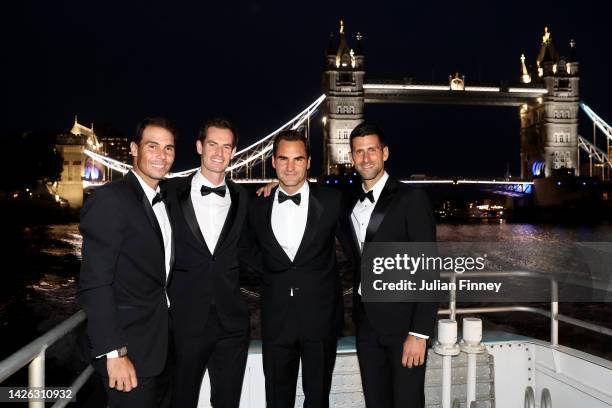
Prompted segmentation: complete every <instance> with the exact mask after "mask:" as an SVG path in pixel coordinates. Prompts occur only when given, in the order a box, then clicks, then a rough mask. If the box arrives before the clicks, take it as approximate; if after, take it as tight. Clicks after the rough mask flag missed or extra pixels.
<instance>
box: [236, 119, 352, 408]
mask: <svg viewBox="0 0 612 408" xmlns="http://www.w3.org/2000/svg"><path fill="white" fill-rule="evenodd" d="M272 166H273V167H274V168H275V170H276V173H277V176H278V179H279V182H280V184H279V186H278V187H277V188H275V189H274V190H273V191H272V194H271V195H270V196H268V197H266V198H259V199H255V200H253V201H252V202H251V205H250V208H249V217H248V227H249V228H248V229H247V231H248V232H249V233H250V235H251V237H250V239H244V240H243V241H242V242H241V245H242V246H243V249H244V248H247V247H248V246H249V245H255V249H256V252H257V251H258V252H259V254H260V260H261V265H260V266H259V269H260V271H261V273H262V284H261V300H262V305H261V323H262V340H263V366H264V374H265V377H266V401H267V407H268V408H287V407H293V406H294V405H295V392H296V383H297V376H298V369H299V364H300V359H301V362H302V385H303V389H304V395H305V401H304V406H305V407H309V408H310V407H328V406H329V391H330V388H331V379H332V372H333V368H334V363H335V359H336V344H337V336H338V332H339V330H340V328H341V325H342V320H343V313H342V293H341V283H340V277H339V274H338V269H337V264H336V248H335V237H336V236H337V237H338V238H339V240H340V242H341V243H342V244H344V245H343V247H344V248H345V249H348V250H352V248H351V243H350V232H349V228H348V219H347V218H346V217H345V216H344V215H345V212H344V208H343V207H342V200H341V194H340V193H339V192H338V191H335V190H332V189H328V188H326V187H322V186H319V185H315V184H310V183H308V181H307V180H306V173H307V170H308V169H309V168H310V150H309V146H308V142H307V140H306V139H305V138H304V136H303V135H302V134H301V133H300V132H298V131H294V130H290V131H283V132H281V133H279V134H278V135H277V137H276V139H275V140H274V146H273V156H272ZM243 243H244V245H243ZM246 252H247V250H246V249H244V252H243V254H244V253H246Z"/></svg>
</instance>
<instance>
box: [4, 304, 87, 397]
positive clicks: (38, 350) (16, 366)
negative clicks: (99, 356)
mask: <svg viewBox="0 0 612 408" xmlns="http://www.w3.org/2000/svg"><path fill="white" fill-rule="evenodd" d="M86 319H87V316H86V315H85V312H84V311H83V310H79V311H78V312H76V313H75V314H73V315H72V316H71V317H69V318H68V319H66V320H64V321H63V322H62V323H60V324H58V325H57V326H55V327H54V328H53V329H51V330H49V331H48V332H46V333H45V334H43V335H42V336H40V337H39V338H37V339H36V340H34V341H32V342H31V343H30V344H28V345H26V346H24V347H23V348H21V349H20V350H18V351H16V352H15V353H13V354H12V355H10V356H9V357H7V358H6V359H4V360H2V361H1V362H0V383H2V382H3V381H4V380H6V379H7V378H8V377H10V376H11V375H13V374H15V373H16V372H17V371H19V370H20V369H22V368H23V367H25V366H26V365H27V366H28V387H30V388H34V387H45V356H46V352H47V349H48V348H49V347H51V346H52V345H53V344H55V343H56V342H57V341H58V340H61V339H62V338H63V337H64V336H66V335H67V334H69V333H70V332H72V331H73V330H74V329H75V328H76V327H77V326H78V325H80V324H81V323H83V322H84V321H85V320H86ZM92 373H93V367H92V365H91V364H90V365H89V366H87V367H86V368H85V369H84V370H83V371H82V372H81V373H80V374H79V375H78V377H77V378H76V379H75V380H74V381H73V382H72V384H71V385H70V388H71V389H72V391H73V393H74V394H76V392H77V391H78V390H79V389H81V387H82V386H83V384H85V382H86V381H87V379H88V378H89V377H90V376H91V374H92ZM74 394H73V395H74ZM69 402H70V401H69V400H59V401H57V402H56V403H55V404H53V406H52V408H61V407H65V406H66V405H68V403H69ZM28 407H30V408H44V407H45V403H44V402H43V401H32V400H30V401H29V402H28Z"/></svg>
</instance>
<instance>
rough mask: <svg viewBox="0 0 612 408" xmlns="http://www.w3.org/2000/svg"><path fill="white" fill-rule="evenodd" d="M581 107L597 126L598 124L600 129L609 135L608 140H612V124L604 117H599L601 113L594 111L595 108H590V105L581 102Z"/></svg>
mask: <svg viewBox="0 0 612 408" xmlns="http://www.w3.org/2000/svg"><path fill="white" fill-rule="evenodd" d="M580 108H581V109H582V111H583V112H584V113H586V114H587V116H588V117H589V119H591V120H592V121H593V123H594V124H595V126H597V127H598V128H599V130H601V131H602V132H603V134H605V135H606V136H607V138H608V140H612V126H610V125H608V124H607V123H606V122H605V121H604V120H603V119H602V118H600V117H599V115H597V114H596V113H595V112H593V109H591V108H589V106H588V105H587V104H585V103H584V102H580Z"/></svg>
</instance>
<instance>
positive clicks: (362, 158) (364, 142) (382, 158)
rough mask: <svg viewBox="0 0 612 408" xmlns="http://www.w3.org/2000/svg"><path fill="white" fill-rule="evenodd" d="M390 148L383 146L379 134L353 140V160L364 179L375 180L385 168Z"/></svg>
mask: <svg viewBox="0 0 612 408" xmlns="http://www.w3.org/2000/svg"><path fill="white" fill-rule="evenodd" d="M388 158H389V148H387V146H385V147H382V145H381V143H380V139H379V138H378V136H377V135H366V136H359V137H356V138H354V139H353V140H352V141H351V162H352V163H353V165H354V166H355V169H356V170H357V172H359V174H360V175H361V178H362V179H364V180H373V179H375V178H376V177H377V176H378V175H379V174H381V173H382V172H383V171H384V170H385V162H386V161H387V159H388Z"/></svg>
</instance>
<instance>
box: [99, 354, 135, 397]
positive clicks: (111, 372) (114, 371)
mask: <svg viewBox="0 0 612 408" xmlns="http://www.w3.org/2000/svg"><path fill="white" fill-rule="evenodd" d="M106 370H107V371H108V386H109V387H110V388H116V389H117V391H124V392H130V391H132V389H133V388H136V387H137V386H138V381H137V380H136V369H135V368H134V364H132V362H131V361H130V359H129V358H128V357H127V356H126V357H117V358H107V359H106Z"/></svg>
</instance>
